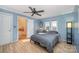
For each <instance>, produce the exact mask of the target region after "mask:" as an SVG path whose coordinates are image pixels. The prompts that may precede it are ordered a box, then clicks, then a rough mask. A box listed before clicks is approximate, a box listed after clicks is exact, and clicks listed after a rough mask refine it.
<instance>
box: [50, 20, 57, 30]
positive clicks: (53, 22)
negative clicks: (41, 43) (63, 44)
mask: <svg viewBox="0 0 79 59" xmlns="http://www.w3.org/2000/svg"><path fill="white" fill-rule="evenodd" d="M51 30H53V31H57V21H51Z"/></svg>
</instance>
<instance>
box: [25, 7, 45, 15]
mask: <svg viewBox="0 0 79 59" xmlns="http://www.w3.org/2000/svg"><path fill="white" fill-rule="evenodd" d="M29 9H30V10H31V12H24V13H32V15H31V16H34V14H35V15H38V16H42V15H41V14H39V13H41V12H44V10H39V11H36V9H35V8H32V7H29Z"/></svg>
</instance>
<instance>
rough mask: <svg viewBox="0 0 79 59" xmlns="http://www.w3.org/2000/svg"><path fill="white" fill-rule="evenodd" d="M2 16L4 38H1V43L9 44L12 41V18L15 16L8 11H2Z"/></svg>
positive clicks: (0, 15)
mask: <svg viewBox="0 0 79 59" xmlns="http://www.w3.org/2000/svg"><path fill="white" fill-rule="evenodd" d="M0 17H1V21H2V22H1V23H2V26H1V29H2V30H1V34H2V39H1V45H3V44H8V43H10V42H11V41H12V31H13V30H12V27H13V26H12V24H13V23H12V20H13V17H12V15H10V14H7V13H0Z"/></svg>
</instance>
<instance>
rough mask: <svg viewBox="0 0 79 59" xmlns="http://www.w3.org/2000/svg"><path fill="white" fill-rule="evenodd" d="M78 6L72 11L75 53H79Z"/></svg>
mask: <svg viewBox="0 0 79 59" xmlns="http://www.w3.org/2000/svg"><path fill="white" fill-rule="evenodd" d="M78 9H79V6H76V7H75V9H74V11H75V12H74V21H75V28H74V30H75V31H74V39H75V40H74V41H75V45H76V49H77V52H79V29H78V27H79V25H78V24H79V21H78V20H79V11H78Z"/></svg>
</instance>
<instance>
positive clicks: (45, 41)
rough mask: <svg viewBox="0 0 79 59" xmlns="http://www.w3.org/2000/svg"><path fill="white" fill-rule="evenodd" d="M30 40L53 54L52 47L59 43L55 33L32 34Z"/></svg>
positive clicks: (57, 35)
mask: <svg viewBox="0 0 79 59" xmlns="http://www.w3.org/2000/svg"><path fill="white" fill-rule="evenodd" d="M31 40H32V41H35V42H38V43H40V45H42V46H44V47H46V48H47V50H48V52H53V47H54V46H55V44H56V43H57V42H58V41H59V34H58V33H55V32H49V33H45V34H34V35H32V36H31Z"/></svg>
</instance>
